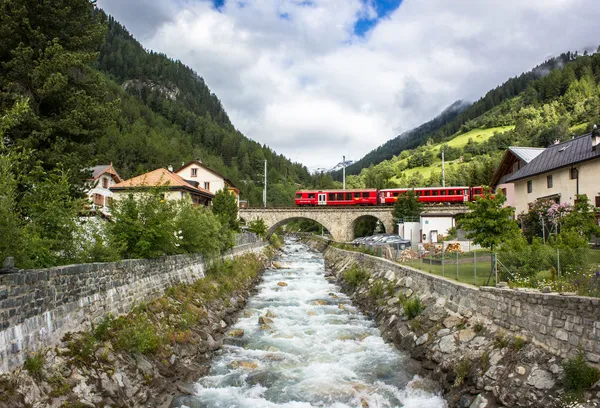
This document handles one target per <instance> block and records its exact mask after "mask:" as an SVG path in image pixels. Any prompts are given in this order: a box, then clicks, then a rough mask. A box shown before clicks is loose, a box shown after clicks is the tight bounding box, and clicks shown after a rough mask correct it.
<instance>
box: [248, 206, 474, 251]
mask: <svg viewBox="0 0 600 408" xmlns="http://www.w3.org/2000/svg"><path fill="white" fill-rule="evenodd" d="M467 211H468V207H466V206H464V205H461V206H444V207H439V206H432V207H425V208H424V214H428V213H431V214H440V215H441V214H444V215H446V214H448V215H456V214H463V213H465V212H467ZM238 214H239V217H240V218H244V219H245V220H246V221H248V222H251V221H254V220H257V219H259V218H260V219H262V220H263V221H264V222H265V225H266V227H267V231H268V233H269V235H270V234H272V233H273V231H275V229H277V227H279V226H280V225H283V224H285V223H287V222H289V221H290V220H292V219H297V218H307V219H309V220H313V221H315V222H318V223H319V224H321V225H323V226H324V227H325V228H327V229H328V230H329V233H330V234H331V236H332V238H333V239H334V240H335V241H338V242H348V241H352V239H354V226H355V225H356V222H357V220H358V219H359V218H360V217H362V216H365V215H371V216H374V217H376V218H377V219H378V220H380V221H381V223H382V224H383V226H384V228H385V230H386V231H387V232H393V231H394V218H393V217H392V208H391V207H385V206H375V207H344V208H335V207H287V208H240V209H239V210H238Z"/></svg>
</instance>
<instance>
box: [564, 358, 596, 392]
mask: <svg viewBox="0 0 600 408" xmlns="http://www.w3.org/2000/svg"><path fill="white" fill-rule="evenodd" d="M563 368H564V370H565V389H566V390H567V391H571V392H574V393H577V394H579V393H581V392H582V391H583V390H585V389H587V388H589V387H591V386H592V385H594V383H595V382H596V381H598V380H599V379H600V371H598V369H596V368H594V367H591V366H590V365H589V364H587V363H586V361H585V357H584V356H583V352H582V351H581V350H579V353H577V355H576V356H575V357H573V358H570V359H567V360H565V361H563Z"/></svg>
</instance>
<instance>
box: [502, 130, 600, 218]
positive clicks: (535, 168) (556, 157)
mask: <svg viewBox="0 0 600 408" xmlns="http://www.w3.org/2000/svg"><path fill="white" fill-rule="evenodd" d="M599 143H600V136H593V135H592V134H587V135H584V136H580V137H577V138H575V139H572V140H569V141H566V142H563V143H558V144H554V145H552V146H550V147H548V148H546V149H545V150H544V151H543V152H541V153H540V154H539V155H537V156H536V157H535V158H534V159H533V160H531V161H530V162H529V163H528V164H527V165H526V166H525V167H523V168H521V169H520V170H518V171H517V172H515V173H514V174H513V175H512V176H510V177H509V178H508V179H507V180H506V181H507V182H508V183H513V184H514V191H515V200H514V206H515V208H516V213H517V214H520V213H524V212H527V211H528V210H529V208H530V206H531V205H532V204H533V203H534V202H535V201H536V200H539V199H551V200H553V201H555V202H557V203H559V202H560V203H564V202H566V203H569V204H574V203H575V199H576V196H577V195H578V194H585V195H587V197H588V199H590V200H591V202H592V205H595V206H596V207H600V181H599V176H600V147H598V144H599Z"/></svg>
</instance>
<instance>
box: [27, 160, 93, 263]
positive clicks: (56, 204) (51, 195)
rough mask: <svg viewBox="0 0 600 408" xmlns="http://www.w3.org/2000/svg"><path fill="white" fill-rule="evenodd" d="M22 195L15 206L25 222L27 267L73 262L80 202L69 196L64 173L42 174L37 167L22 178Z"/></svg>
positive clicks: (68, 185) (81, 204) (56, 170)
mask: <svg viewBox="0 0 600 408" xmlns="http://www.w3.org/2000/svg"><path fill="white" fill-rule="evenodd" d="M21 179H22V182H23V183H22V184H23V185H24V189H25V192H24V193H23V198H22V200H21V201H20V202H19V207H20V213H21V214H23V215H24V219H25V234H26V240H27V252H28V258H29V259H28V260H27V266H33V267H49V266H54V265H59V264H64V263H68V262H72V261H74V260H75V259H76V258H77V256H78V254H77V245H76V236H77V233H78V229H79V226H78V224H77V217H78V216H79V213H80V212H81V210H82V209H83V204H84V202H83V200H82V199H78V198H74V197H73V196H72V195H71V188H72V185H71V183H70V181H69V180H70V177H69V174H68V172H67V171H65V170H62V169H54V170H51V171H48V172H47V171H45V170H44V169H43V168H42V167H41V166H40V165H37V166H36V167H34V169H33V170H32V171H31V172H30V173H29V174H26V175H22V178H21Z"/></svg>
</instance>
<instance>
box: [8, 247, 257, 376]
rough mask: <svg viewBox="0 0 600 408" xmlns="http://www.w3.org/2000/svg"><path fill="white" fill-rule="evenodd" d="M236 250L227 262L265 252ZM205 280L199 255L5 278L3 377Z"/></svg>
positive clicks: (57, 269) (82, 266)
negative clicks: (110, 320) (39, 354)
mask: <svg viewBox="0 0 600 408" xmlns="http://www.w3.org/2000/svg"><path fill="white" fill-rule="evenodd" d="M263 245H264V244H263V243H262V242H257V243H252V244H246V245H241V246H238V247H235V248H234V249H233V250H232V251H230V253H229V254H228V255H227V256H226V257H232V256H236V255H239V254H241V253H244V252H248V251H255V250H257V249H258V248H261V247H262V246H263ZM203 277H204V260H203V258H202V257H200V256H197V255H176V256H169V257H162V258H158V259H134V260H124V261H119V262H108V263H93V264H80V265H68V266H60V267H55V268H48V269H40V270H21V271H18V272H15V273H10V274H6V275H0V330H1V331H0V373H2V374H3V373H7V372H9V371H11V370H12V369H14V368H16V367H18V366H20V365H21V364H23V362H24V360H25V357H26V356H27V354H28V353H31V352H34V351H36V350H39V349H41V348H44V347H49V346H52V345H56V344H58V343H59V342H60V340H61V338H62V337H63V336H64V335H65V334H66V333H68V332H71V331H81V330H85V329H89V328H90V326H91V324H92V323H96V322H98V321H101V320H102V319H103V318H104V317H105V316H107V315H108V314H113V315H120V314H124V313H128V312H129V311H130V310H131V309H132V308H133V307H134V306H135V305H139V304H140V303H142V302H146V301H149V300H152V299H154V298H156V297H158V296H160V295H162V293H163V292H164V291H165V290H166V289H167V288H169V287H171V286H173V285H176V284H179V283H192V282H194V281H196V280H198V279H201V278H203Z"/></svg>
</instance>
